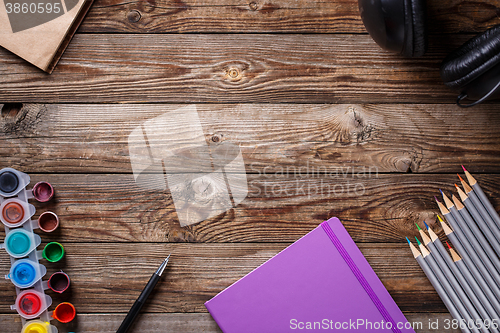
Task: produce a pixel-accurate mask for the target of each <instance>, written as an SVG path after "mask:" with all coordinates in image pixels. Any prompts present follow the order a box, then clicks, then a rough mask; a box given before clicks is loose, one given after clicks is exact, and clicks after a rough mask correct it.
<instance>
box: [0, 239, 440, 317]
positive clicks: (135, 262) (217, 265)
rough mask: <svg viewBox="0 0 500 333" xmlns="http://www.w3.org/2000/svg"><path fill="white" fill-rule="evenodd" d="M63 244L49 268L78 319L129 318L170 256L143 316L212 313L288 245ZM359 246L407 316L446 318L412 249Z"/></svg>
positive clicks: (3, 302)
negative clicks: (222, 296) (66, 279)
mask: <svg viewBox="0 0 500 333" xmlns="http://www.w3.org/2000/svg"><path fill="white" fill-rule="evenodd" d="M61 242H62V244H63V245H64V247H65V250H66V253H65V260H64V262H58V263H56V264H50V265H49V264H47V268H48V273H47V274H50V273H51V272H54V271H57V270H60V269H63V270H64V272H66V273H67V274H68V275H69V276H70V278H71V287H70V288H71V292H68V294H65V293H63V294H60V295H54V293H51V296H53V298H54V301H53V303H54V304H55V305H56V304H58V303H59V302H62V301H65V300H71V302H73V303H74V304H75V306H77V310H78V312H79V313H116V312H120V313H125V312H127V311H128V310H129V308H130V307H131V306H132V304H133V302H134V301H135V299H136V298H137V296H138V295H139V294H140V293H141V291H142V289H143V288H144V286H145V285H146V283H147V281H148V280H149V278H150V277H151V274H152V272H154V271H155V270H156V268H157V266H158V264H159V263H160V262H161V261H162V260H163V258H165V257H166V256H167V255H168V254H169V253H170V252H171V253H172V256H171V258H170V261H169V264H168V267H167V269H166V271H165V274H164V275H165V276H164V277H163V278H162V281H161V282H160V283H159V284H158V285H157V287H156V288H155V292H154V294H152V295H151V297H150V298H149V299H148V303H147V304H146V305H145V306H144V312H154V313H165V312H166V313H175V312H182V313H185V312H207V310H206V308H205V306H204V305H203V304H204V302H206V301H208V300H209V299H211V298H212V297H213V296H215V295H216V294H217V293H219V292H220V291H222V290H223V289H224V288H226V287H228V286H229V285H231V284H232V283H234V282H236V281H237V280H239V279H240V278H242V277H243V276H244V275H246V274H247V273H249V272H250V271H252V270H253V269H255V268H256V267H258V266H259V265H261V264H262V263H264V262H265V261H267V260H268V259H270V258H271V257H273V256H274V255H276V254H277V253H278V252H279V251H281V250H283V249H284V248H285V247H286V246H288V245H289V244H212V245H210V244H197V245H196V246H195V245H191V244H172V243H156V244H148V245H147V246H144V245H142V244H133V243H127V244H118V243H114V244H112V243H104V244H98V243H93V244H91V243H86V244H75V243H68V242H64V241H62V240H61ZM42 245H43V244H42ZM359 247H360V250H361V252H362V253H363V254H364V256H365V258H366V259H367V260H368V262H369V263H370V265H371V266H372V267H373V270H374V271H375V272H376V273H377V275H378V277H379V278H380V279H381V281H382V283H383V284H384V286H385V287H386V288H387V290H388V291H389V293H390V294H391V296H392V297H393V298H394V300H395V302H396V303H397V304H398V305H399V307H400V308H401V310H402V311H412V312H430V313H432V312H446V308H445V307H444V305H443V303H442V302H441V300H440V299H439V296H438V295H437V293H436V292H435V291H434V289H433V288H432V285H431V284H430V282H429V281H428V280H427V278H426V277H425V274H424V273H423V271H422V270H421V269H420V267H419V266H418V264H417V262H416V261H415V259H414V258H413V256H412V255H411V252H410V249H409V248H408V245H407V244H405V243H399V244H360V245H359ZM6 267H8V259H7V255H6V253H5V251H2V252H0V268H1V269H2V271H1V273H2V274H4V273H5V274H7V269H6ZM0 286H2V287H1V288H0V309H2V310H0V312H1V313H11V312H10V311H9V310H6V309H7V308H8V305H10V304H11V303H12V304H13V303H14V301H15V297H14V296H13V295H15V291H14V287H13V285H12V283H11V282H10V281H7V280H2V281H0Z"/></svg>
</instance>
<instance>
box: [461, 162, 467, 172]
mask: <svg viewBox="0 0 500 333" xmlns="http://www.w3.org/2000/svg"><path fill="white" fill-rule="evenodd" d="M462 169H464V172H467V169H466V168H465V167H464V166H463V164H462Z"/></svg>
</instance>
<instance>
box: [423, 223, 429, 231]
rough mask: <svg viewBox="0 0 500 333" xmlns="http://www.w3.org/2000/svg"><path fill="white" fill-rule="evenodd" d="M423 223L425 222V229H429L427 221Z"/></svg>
mask: <svg viewBox="0 0 500 333" xmlns="http://www.w3.org/2000/svg"><path fill="white" fill-rule="evenodd" d="M424 224H425V227H426V228H427V230H429V226H428V225H427V223H425V221H424Z"/></svg>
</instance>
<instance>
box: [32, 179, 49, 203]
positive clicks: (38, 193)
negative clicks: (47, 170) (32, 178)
mask: <svg viewBox="0 0 500 333" xmlns="http://www.w3.org/2000/svg"><path fill="white" fill-rule="evenodd" d="M32 193H33V198H35V199H36V200H37V201H39V202H47V201H49V200H50V199H52V197H53V196H54V188H53V187H52V185H50V184H49V183H47V182H38V183H36V184H35V186H33V190H32Z"/></svg>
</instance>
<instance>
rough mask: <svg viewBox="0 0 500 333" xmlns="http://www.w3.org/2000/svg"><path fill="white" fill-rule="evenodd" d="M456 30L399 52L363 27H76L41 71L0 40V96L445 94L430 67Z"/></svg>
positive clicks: (393, 97) (362, 98)
mask: <svg viewBox="0 0 500 333" xmlns="http://www.w3.org/2000/svg"><path fill="white" fill-rule="evenodd" d="M465 39H466V36H457V38H456V39H455V38H449V36H448V35H438V36H434V37H433V42H434V43H433V47H432V48H431V49H430V50H429V52H428V54H427V55H426V56H425V57H422V58H419V59H404V58H402V57H400V56H397V55H393V54H391V53H389V52H386V51H383V50H381V49H380V48H379V47H378V46H377V45H376V44H375V43H374V42H373V41H372V40H371V38H370V37H369V36H368V35H348V34H346V35H284V34H283V35H252V34H245V35H242V34H240V35H227V34H226V35H221V34H216V35H162V34H158V35H119V34H97V35H96V34H88V35H86V34H84V35H76V36H75V38H74V39H73V40H72V42H71V44H70V45H69V47H68V49H67V50H66V52H65V54H64V56H63V57H62V59H61V61H60V62H59V64H58V66H57V68H56V69H55V71H54V72H53V73H52V75H50V76H48V75H47V74H45V73H42V72H40V71H39V70H37V69H36V68H34V67H33V66H31V65H29V64H27V63H26V62H24V61H23V60H21V59H19V58H18V57H16V56H15V55H13V54H9V53H8V52H7V51H5V50H1V51H0V74H1V75H0V85H1V86H2V89H1V90H0V100H1V101H2V102H36V103H44V102H46V103H58V102H65V103H74V102H79V103H80V102H82V103H95V102H111V103H117V102H154V103H158V102H169V103H186V102H188V101H189V102H192V103H198V102H210V103H223V102H228V103H248V102H252V103H255V102H263V103H270V102H279V103H286V102H294V103H332V102H334V103H366V102H370V103H379V102H380V103H453V102H454V101H455V99H456V95H457V93H456V92H453V91H451V90H450V89H448V88H447V87H445V86H444V85H443V84H442V83H441V79H440V77H439V71H438V68H439V64H440V63H441V61H442V60H443V58H444V57H445V55H446V54H447V53H449V52H450V51H451V50H452V49H454V48H456V47H457V46H458V45H460V44H461V43H462V42H464V41H465ZM145 45H147V47H145Z"/></svg>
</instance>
